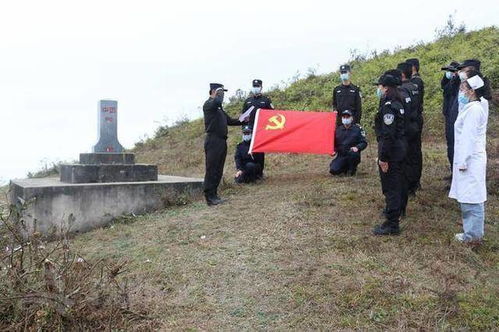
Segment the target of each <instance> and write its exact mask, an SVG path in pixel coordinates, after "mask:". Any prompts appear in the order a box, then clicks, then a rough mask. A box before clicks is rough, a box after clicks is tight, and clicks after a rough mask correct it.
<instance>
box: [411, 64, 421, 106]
mask: <svg viewBox="0 0 499 332" xmlns="http://www.w3.org/2000/svg"><path fill="white" fill-rule="evenodd" d="M411 83H414V84H416V85H417V87H418V91H419V101H418V105H417V109H418V111H419V114H422V113H423V101H424V82H423V80H422V79H421V77H420V76H419V74H414V75H412V77H411Z"/></svg>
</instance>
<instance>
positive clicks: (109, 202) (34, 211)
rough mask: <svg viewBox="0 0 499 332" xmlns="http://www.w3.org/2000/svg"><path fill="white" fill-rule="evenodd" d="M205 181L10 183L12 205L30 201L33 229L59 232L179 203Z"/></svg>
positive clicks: (27, 214) (28, 213)
mask: <svg viewBox="0 0 499 332" xmlns="http://www.w3.org/2000/svg"><path fill="white" fill-rule="evenodd" d="M202 185H203V180H202V179H198V178H186V177H178V176H165V175H160V176H159V178H158V181H146V182H112V183H81V184H69V183H63V182H61V181H60V180H59V179H58V178H41V179H21V180H12V181H11V182H10V193H9V199H10V202H11V203H17V204H19V202H20V201H21V200H24V201H26V202H29V203H28V206H27V210H26V212H25V217H24V219H25V221H26V226H27V231H28V232H29V233H32V232H33V231H34V230H35V224H36V230H37V231H38V232H41V233H42V234H43V235H45V236H57V235H60V234H61V232H66V231H67V230H69V232H71V233H78V232H86V231H88V230H91V229H94V228H97V227H102V226H105V225H107V224H108V223H109V222H110V221H111V220H112V219H113V218H116V217H119V216H122V215H126V214H131V213H134V214H143V213H146V212H150V211H154V210H157V209H161V208H164V207H166V206H168V205H172V204H175V203H176V202H177V201H178V200H181V199H183V198H186V196H191V195H196V194H198V193H201V191H202Z"/></svg>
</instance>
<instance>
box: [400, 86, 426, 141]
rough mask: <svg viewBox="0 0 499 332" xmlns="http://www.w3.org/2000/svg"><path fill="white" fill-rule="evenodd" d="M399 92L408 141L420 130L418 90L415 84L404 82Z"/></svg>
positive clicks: (420, 118)
mask: <svg viewBox="0 0 499 332" xmlns="http://www.w3.org/2000/svg"><path fill="white" fill-rule="evenodd" d="M399 91H400V94H401V95H402V99H403V100H402V101H403V102H404V105H403V106H404V111H405V113H404V119H405V136H406V137H407V138H408V139H409V138H413V137H416V136H417V134H418V133H419V132H420V131H421V128H422V125H421V124H422V117H421V113H420V111H419V107H420V98H419V97H420V96H419V89H418V87H417V85H416V84H414V83H412V82H411V81H409V80H405V81H403V82H402V85H401V86H400V87H399Z"/></svg>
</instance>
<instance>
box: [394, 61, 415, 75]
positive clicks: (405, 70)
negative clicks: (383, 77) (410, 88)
mask: <svg viewBox="0 0 499 332" xmlns="http://www.w3.org/2000/svg"><path fill="white" fill-rule="evenodd" d="M397 69H398V70H400V71H401V72H402V74H404V76H405V78H406V79H409V78H411V75H412V65H411V64H410V63H407V62H401V63H399V64H398V65H397Z"/></svg>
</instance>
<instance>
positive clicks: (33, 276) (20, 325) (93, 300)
mask: <svg viewBox="0 0 499 332" xmlns="http://www.w3.org/2000/svg"><path fill="white" fill-rule="evenodd" d="M26 206H27V203H25V204H23V205H21V206H19V207H16V206H10V207H8V208H7V209H5V206H3V207H0V208H1V210H0V219H1V224H0V230H1V233H0V234H1V235H2V237H1V239H0V245H1V248H2V252H1V253H0V330H3V331H6V330H10V331H15V330H37V331H41V330H43V331H45V330H46V331H56V330H57V331H60V330H67V329H69V328H71V329H76V330H103V329H107V330H110V329H112V328H118V329H125V328H127V326H129V325H130V324H131V323H133V324H134V325H135V327H137V326H139V327H140V326H141V323H140V321H146V323H145V325H144V324H143V325H142V326H144V328H145V327H146V326H147V327H148V328H150V327H151V326H150V325H151V324H152V321H147V317H146V316H145V314H146V313H145V312H134V311H133V309H132V305H131V303H130V299H129V295H128V294H129V293H128V285H127V282H126V279H124V278H123V276H122V274H123V273H124V272H125V267H126V261H119V262H113V261H104V260H100V261H98V262H95V263H92V262H89V261H87V260H85V259H84V258H82V257H80V256H79V255H78V254H77V253H75V252H73V251H72V250H71V248H70V242H69V240H68V238H67V237H66V238H64V239H62V240H60V241H57V242H55V243H47V242H44V241H43V239H42V237H41V235H40V233H37V232H35V233H33V235H32V236H26V233H25V232H24V231H25V227H24V220H23V214H24V212H25V209H26ZM141 310H144V309H141Z"/></svg>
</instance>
